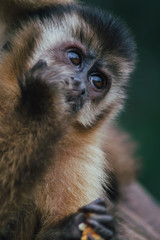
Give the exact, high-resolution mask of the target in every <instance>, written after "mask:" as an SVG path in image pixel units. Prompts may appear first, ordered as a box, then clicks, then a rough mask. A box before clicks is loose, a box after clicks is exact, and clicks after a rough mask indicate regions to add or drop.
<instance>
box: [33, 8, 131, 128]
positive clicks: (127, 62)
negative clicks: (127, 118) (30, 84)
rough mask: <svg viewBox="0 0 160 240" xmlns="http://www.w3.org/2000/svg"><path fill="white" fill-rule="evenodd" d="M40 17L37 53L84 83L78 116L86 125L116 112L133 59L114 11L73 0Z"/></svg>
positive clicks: (127, 35)
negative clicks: (85, 6)
mask: <svg viewBox="0 0 160 240" xmlns="http://www.w3.org/2000/svg"><path fill="white" fill-rule="evenodd" d="M46 19H47V20H46ZM42 22H43V24H42V26H43V27H42V29H43V30H42V31H41V40H40V44H39V47H38V49H37V51H36V52H37V54H36V55H35V58H37V60H38V59H40V58H45V59H46V61H47V62H48V64H50V65H52V66H53V68H57V69H58V71H60V72H63V73H64V74H65V75H66V76H68V78H72V79H73V81H75V83H76V84H79V85H80V87H81V97H80V99H81V103H82V104H81V109H79V113H78V116H77V119H78V121H79V122H80V123H81V124H83V125H84V126H85V127H87V126H92V124H94V123H96V122H97V121H98V120H99V119H101V118H108V119H110V118H112V117H113V116H115V115H116V114H117V112H118V111H119V110H120V109H121V107H122V103H123V99H124V97H125V93H124V88H125V86H126V82H127V78H128V76H129V73H130V72H131V71H132V69H133V65H134V57H135V56H134V42H133V40H132V38H131V37H130V35H129V33H128V30H127V29H126V28H125V27H124V26H123V24H121V22H120V21H119V20H117V19H116V18H114V17H113V16H111V15H108V14H106V13H104V12H101V11H99V10H93V9H90V8H83V7H80V6H76V7H75V6H74V5H73V6H72V5H71V6H68V7H62V8H60V7H59V9H56V8H53V9H52V10H50V12H47V13H46V15H45V17H44V16H43V19H42Z"/></svg>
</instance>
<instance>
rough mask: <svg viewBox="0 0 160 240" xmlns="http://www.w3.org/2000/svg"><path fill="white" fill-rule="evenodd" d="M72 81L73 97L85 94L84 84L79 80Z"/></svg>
mask: <svg viewBox="0 0 160 240" xmlns="http://www.w3.org/2000/svg"><path fill="white" fill-rule="evenodd" d="M73 81H74V84H73V91H74V94H75V96H81V95H84V94H85V92H86V87H85V84H84V83H83V82H82V81H81V80H80V79H79V78H74V80H73Z"/></svg>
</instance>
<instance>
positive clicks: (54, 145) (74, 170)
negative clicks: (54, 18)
mask: <svg viewBox="0 0 160 240" xmlns="http://www.w3.org/2000/svg"><path fill="white" fill-rule="evenodd" d="M23 2H24V1H13V2H12V3H11V2H9V1H7V2H5V3H3V5H2V6H3V9H1V11H2V10H3V11H4V12H3V14H2V13H1V16H2V21H3V22H4V21H5V24H6V30H5V31H4V30H3V34H4V38H3V40H2V42H1V45H3V43H4V42H6V41H7V40H10V39H11V40H12V41H11V42H12V46H13V47H11V49H10V50H9V51H6V52H3V58H2V59H1V63H0V73H1V76H0V102H1V106H0V154H1V156H0V157H1V163H0V172H1V173H2V174H0V192H1V196H0V205H1V210H0V224H1V225H0V227H1V229H4V231H5V226H6V223H7V224H8V225H7V226H9V227H11V229H9V232H11V234H13V235H11V237H10V238H11V239H16V240H25V239H26V240H28V239H32V238H34V236H35V239H36V240H41V239H43V236H44V235H45V231H46V229H48V228H49V227H52V226H54V225H56V224H57V223H58V222H59V221H60V220H62V219H63V218H65V217H67V216H69V215H71V214H73V213H75V212H77V210H78V208H79V207H81V206H83V205H86V204H88V203H90V202H91V201H93V200H95V199H96V198H99V197H105V191H104V189H103V183H105V182H106V186H105V187H106V188H109V187H110V186H109V184H110V180H109V178H110V174H111V173H114V174H115V175H116V177H117V179H118V182H119V183H120V184H121V183H123V184H124V183H127V182H128V181H129V180H131V179H132V178H133V176H134V168H135V167H134V164H133V161H132V158H131V157H130V151H128V147H126V144H125V139H124V137H123V134H121V133H120V132H119V131H118V130H116V129H115V128H114V127H113V126H112V124H111V123H112V120H113V118H114V116H115V115H116V114H117V113H118V112H119V111H120V110H121V108H122V105H123V101H124V98H125V94H124V89H123V88H124V86H125V84H126V81H127V78H128V75H129V73H130V72H131V71H132V69H133V62H132V61H131V60H129V61H128V60H127V59H126V58H125V57H123V56H119V54H117V53H116V52H114V53H113V54H111V53H108V52H107V53H106V52H103V49H101V51H100V53H98V54H99V56H98V58H99V59H103V60H104V62H107V63H108V62H109V64H108V66H107V67H106V66H105V65H104V66H103V69H104V71H105V69H106V68H107V69H108V70H107V74H109V75H110V76H111V78H112V87H111V90H110V91H109V89H107V91H106V92H105V94H106V95H107V93H108V91H109V94H108V95H107V97H105V94H104V96H103V98H102V99H100V100H99V102H96V103H94V104H93V103H92V102H89V103H87V104H86V105H85V106H84V108H83V109H82V111H80V113H79V114H77V115H76V116H75V118H74V117H73V116H72V115H71V114H70V113H68V106H67V104H66V102H65V101H64V99H63V92H61V90H59V88H58V87H59V85H58V87H57V89H54V90H53V93H52V94H51V93H50V90H46V91H47V93H46V94H47V100H48V98H49V103H48V105H50V107H49V110H48V112H46V115H45V116H44V118H42V119H41V121H40V122H38V121H35V120H34V121H33V119H31V118H30V116H28V115H27V113H26V110H25V106H24V110H23V109H21V106H19V104H20V100H21V90H20V87H19V82H18V81H19V79H23V77H24V75H25V73H26V72H27V71H29V69H31V68H32V67H33V66H34V64H35V63H36V62H37V61H38V60H39V59H43V58H44V59H46V60H47V63H48V65H49V69H50V68H51V67H52V66H54V68H55V69H54V70H56V71H58V74H60V73H61V72H64V74H65V75H66V76H67V75H69V73H70V72H69V70H68V69H67V70H66V68H65V66H62V65H63V64H61V63H60V62H61V61H60V58H62V57H63V56H61V54H60V53H61V48H62V47H64V44H63V43H61V45H58V47H57V42H58V43H59V39H60V38H61V36H62V37H63V39H65V38H67V40H68V41H67V43H66V44H67V45H68V44H69V43H70V45H72V44H75V45H78V44H79V45H80V43H79V41H78V40H77V39H78V38H81V37H82V35H81V29H82V26H83V27H84V29H87V31H86V32H85V35H84V36H83V44H82V43H81V44H82V46H83V49H85V50H86V49H87V48H89V47H90V48H91V49H92V50H94V49H99V48H100V43H99V41H100V40H99V37H98V36H97V35H95V36H94V29H91V28H90V27H89V24H88V23H86V22H85V21H84V20H82V21H80V17H79V16H78V15H76V14H72V15H71V16H68V15H66V16H65V17H66V19H68V21H67V20H65V19H63V22H62V23H63V24H64V26H65V27H64V26H63V24H62V26H61V25H58V24H57V26H58V27H57V30H55V29H54V27H53V26H52V24H51V25H49V27H50V28H47V27H45V26H44V25H43V24H42V23H41V22H40V21H39V20H35V21H34V20H30V21H29V22H27V23H25V24H24V23H23V21H22V20H24V19H23V14H24V13H25V14H27V12H28V11H30V8H31V11H32V10H34V8H35V7H36V8H37V7H38V8H39V7H40V8H41V7H44V5H45V6H48V5H50V3H51V4H54V1H46V2H44V1H39V4H38V5H37V3H36V4H35V1H28V2H25V3H27V4H26V5H25V4H24V5H23ZM67 2H71V1H59V2H57V1H56V3H67ZM9 4H11V6H10V11H11V14H9V15H10V17H9V18H8V19H7V21H6V20H5V14H6V12H7V9H8V6H9ZM12 4H13V5H12ZM15 8H16V10H15ZM12 13H13V14H12ZM13 19H14V20H15V21H16V20H18V21H20V22H21V21H22V25H21V28H20V29H19V30H16V32H14V31H13V33H12V29H11V27H10V24H11V23H12V20H13ZM73 20H74V21H73ZM47 24H48V23H47V20H46V25H47ZM47 26H48V25H47ZM52 28H53V30H55V32H54V31H53V33H52V31H51V29H52ZM72 32H73V35H74V38H75V39H73V36H72V37H71V35H72V34H71V33H72ZM55 33H56V34H57V35H56V34H55ZM53 35H55V37H53ZM93 36H94V38H93ZM50 39H51V40H52V44H51V46H49V47H50V48H49V49H48V45H47V44H48V43H50ZM88 39H90V41H89V42H88ZM71 43H72V44H71ZM89 43H90V46H88V45H89ZM79 45H78V46H79ZM102 45H103V44H102ZM56 50H57V52H56ZM85 50H84V51H85ZM51 53H52V54H51ZM113 68H114V69H115V68H116V70H115V71H113ZM64 70H65V71H64ZM49 73H50V72H49ZM49 73H48V71H47V73H46V75H45V76H44V77H45V79H47V78H48V77H51V76H50V74H49ZM58 76H59V75H58ZM49 79H50V78H49ZM109 87H110V86H109ZM19 109H20V110H19ZM128 160H131V161H130V163H129V164H126V162H128ZM126 165H127V167H126ZM106 199H107V201H108V203H109V207H112V204H111V203H110V201H109V199H108V196H107V197H106ZM28 218H29V220H28ZM12 228H13V229H14V231H12ZM28 229H30V230H29V231H28ZM28 232H29V233H28ZM43 234H44V235H43Z"/></svg>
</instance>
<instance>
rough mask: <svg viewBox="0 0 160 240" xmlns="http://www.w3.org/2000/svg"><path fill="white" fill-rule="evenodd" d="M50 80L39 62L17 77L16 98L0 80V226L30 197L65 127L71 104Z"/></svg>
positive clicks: (48, 71) (9, 86)
mask: <svg viewBox="0 0 160 240" xmlns="http://www.w3.org/2000/svg"><path fill="white" fill-rule="evenodd" d="M54 77H55V73H53V72H52V69H50V68H49V67H47V66H46V63H45V62H44V61H40V62H38V63H37V64H36V66H34V67H33V68H32V70H30V71H29V72H28V73H27V74H25V76H23V77H20V79H19V89H17V93H14V91H15V89H14V91H13V89H12V87H13V86H11V85H9V84H8V85H7V84H5V83H4V82H3V81H5V79H3V81H0V88H1V106H0V206H1V208H0V224H1V225H3V223H5V220H6V219H8V217H9V215H11V212H14V211H15V210H16V208H17V207H20V205H21V203H23V202H24V201H25V199H27V198H30V197H31V193H32V190H33V188H34V185H35V184H37V181H40V180H41V178H42V176H43V173H44V172H45V169H46V168H47V166H48V164H49V159H51V156H52V157H54V151H55V148H56V143H57V141H58V140H59V139H60V138H61V137H62V135H63V134H65V128H66V124H67V126H68V123H69V122H71V116H72V111H71V109H70V105H72V103H71V102H70V103H68V102H67V103H66V96H65V94H69V93H68V92H65V89H64V88H65V85H63V84H62V85H63V86H64V88H63V86H62V85H61V87H60V88H61V90H60V89H59V88H58V87H59V84H60V81H61V80H60V79H59V78H58V79H57V78H56V79H54ZM57 81H58V82H59V83H58V85H57ZM17 85H18V84H17ZM17 88H18V87H17ZM13 93H14V94H13ZM12 95H14V96H12ZM59 109H61V112H60V111H59Z"/></svg>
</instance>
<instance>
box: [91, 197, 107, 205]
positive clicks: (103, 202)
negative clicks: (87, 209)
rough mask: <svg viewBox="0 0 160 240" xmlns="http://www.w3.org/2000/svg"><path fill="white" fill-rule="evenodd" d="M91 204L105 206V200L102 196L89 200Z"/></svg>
mask: <svg viewBox="0 0 160 240" xmlns="http://www.w3.org/2000/svg"><path fill="white" fill-rule="evenodd" d="M91 204H96V205H100V206H103V207H107V204H106V201H105V200H104V198H98V199H96V200H95V201H93V202H91Z"/></svg>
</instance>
